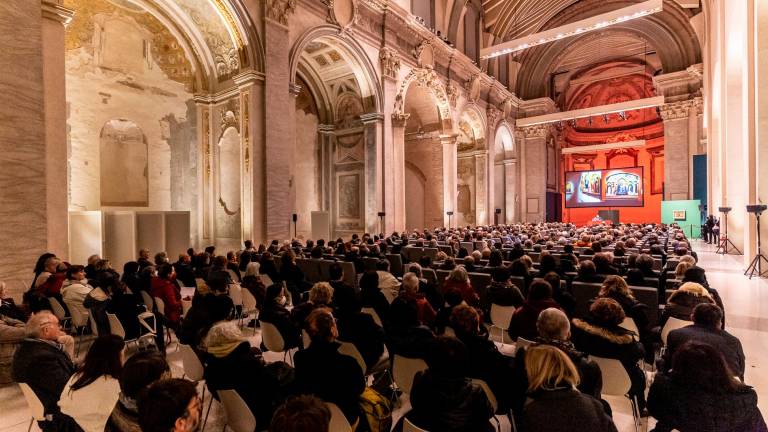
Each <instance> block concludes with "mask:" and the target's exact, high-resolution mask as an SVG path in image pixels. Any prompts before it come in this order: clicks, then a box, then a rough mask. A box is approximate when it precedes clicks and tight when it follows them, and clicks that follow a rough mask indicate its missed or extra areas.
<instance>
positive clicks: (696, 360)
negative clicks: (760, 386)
mask: <svg viewBox="0 0 768 432" xmlns="http://www.w3.org/2000/svg"><path fill="white" fill-rule="evenodd" d="M734 374H736V372H735V371H733V370H731V369H730V367H728V363H727V362H726V360H725V358H724V357H723V355H722V353H721V352H720V351H719V350H718V349H717V348H716V347H713V346H711V345H708V344H706V343H701V342H696V341H689V342H686V343H685V344H683V345H682V346H680V347H679V349H678V350H677V352H676V353H675V355H674V356H673V357H672V371H671V372H670V374H669V375H664V374H656V379H655V380H654V381H653V384H652V385H651V390H650V392H649V393H648V411H649V412H650V414H651V415H652V416H653V417H655V418H656V419H657V420H658V422H657V423H656V428H655V429H654V431H656V432H670V431H672V430H678V431H680V432H700V431H718V432H719V431H723V432H726V431H732V432H736V431H745V432H746V431H755V432H757V431H766V430H768V427H766V424H765V421H764V420H763V416H762V414H760V410H759V409H758V407H757V393H755V390H754V389H753V388H752V387H749V386H747V385H745V384H742V383H741V382H739V380H737V379H735V378H734Z"/></svg>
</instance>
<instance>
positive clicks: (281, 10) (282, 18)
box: [267, 0, 296, 26]
mask: <svg viewBox="0 0 768 432" xmlns="http://www.w3.org/2000/svg"><path fill="white" fill-rule="evenodd" d="M295 10H296V0H267V18H269V19H271V20H273V21H276V22H278V23H280V24H282V25H285V26H287V25H288V17H289V16H290V15H291V14H292V13H293V12H294V11H295Z"/></svg>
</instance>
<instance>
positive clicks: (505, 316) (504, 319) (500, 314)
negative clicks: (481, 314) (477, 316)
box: [488, 303, 515, 345]
mask: <svg viewBox="0 0 768 432" xmlns="http://www.w3.org/2000/svg"><path fill="white" fill-rule="evenodd" d="M514 314H515V307H514V306H500V305H497V304H495V303H492V304H491V329H490V330H491V331H490V332H489V333H488V336H489V338H490V339H491V340H494V339H493V329H495V328H496V329H499V330H500V331H501V332H500V333H501V344H502V345H504V333H506V332H507V329H508V328H509V321H510V320H511V319H512V315H514Z"/></svg>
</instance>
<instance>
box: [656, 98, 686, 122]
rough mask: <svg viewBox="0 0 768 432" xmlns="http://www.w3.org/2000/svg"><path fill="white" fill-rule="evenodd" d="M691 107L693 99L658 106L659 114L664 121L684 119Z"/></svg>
mask: <svg viewBox="0 0 768 432" xmlns="http://www.w3.org/2000/svg"><path fill="white" fill-rule="evenodd" d="M693 106H694V99H686V100H682V101H679V102H672V103H668V104H664V105H662V106H660V107H659V113H660V114H661V118H662V119H663V120H664V121H668V120H680V119H685V118H688V116H689V115H690V112H691V108H692V107H693Z"/></svg>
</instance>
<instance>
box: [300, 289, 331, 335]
mask: <svg viewBox="0 0 768 432" xmlns="http://www.w3.org/2000/svg"><path fill="white" fill-rule="evenodd" d="M332 299H333V287H332V286H331V284H329V283H328V282H317V283H315V284H314V285H312V288H311V289H310V290H309V300H308V301H306V302H305V303H302V304H300V305H298V306H296V307H294V308H293V310H292V311H291V321H293V323H294V325H295V326H296V327H298V328H304V329H306V325H305V322H304V321H305V320H306V319H307V317H308V316H309V314H310V313H311V312H312V311H313V310H315V309H317V308H319V307H323V306H325V307H329V308H330V307H331V300H332Z"/></svg>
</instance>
